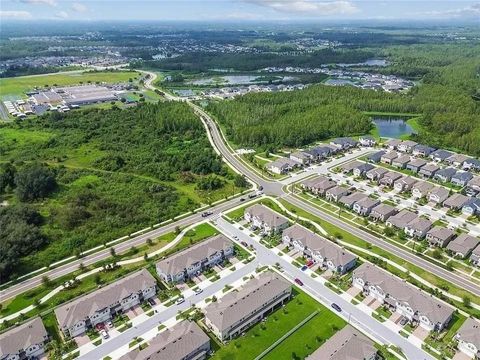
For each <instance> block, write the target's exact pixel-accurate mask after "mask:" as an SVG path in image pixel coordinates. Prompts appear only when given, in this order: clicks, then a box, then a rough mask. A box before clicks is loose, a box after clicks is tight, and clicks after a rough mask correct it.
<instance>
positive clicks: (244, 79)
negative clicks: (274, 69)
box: [186, 75, 296, 85]
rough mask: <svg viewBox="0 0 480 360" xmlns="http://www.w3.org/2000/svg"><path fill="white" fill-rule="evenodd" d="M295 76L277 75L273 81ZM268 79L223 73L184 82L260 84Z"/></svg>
mask: <svg viewBox="0 0 480 360" xmlns="http://www.w3.org/2000/svg"><path fill="white" fill-rule="evenodd" d="M295 79H296V78H295V77H293V76H278V79H274V80H273V81H272V82H273V83H278V82H282V81H291V80H295ZM267 82H268V80H265V79H263V78H262V77H261V76H258V75H225V76H216V77H208V78H203V79H197V80H192V81H188V82H186V83H187V84H190V85H222V84H224V85H226V84H228V85H249V84H260V83H267Z"/></svg>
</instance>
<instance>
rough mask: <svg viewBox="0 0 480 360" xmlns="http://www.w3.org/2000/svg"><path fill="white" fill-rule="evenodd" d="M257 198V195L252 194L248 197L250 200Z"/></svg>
mask: <svg viewBox="0 0 480 360" xmlns="http://www.w3.org/2000/svg"><path fill="white" fill-rule="evenodd" d="M255 196H257V194H250V195H248V198H249V199H253V198H254V197H255Z"/></svg>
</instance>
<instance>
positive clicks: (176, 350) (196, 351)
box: [119, 320, 210, 360]
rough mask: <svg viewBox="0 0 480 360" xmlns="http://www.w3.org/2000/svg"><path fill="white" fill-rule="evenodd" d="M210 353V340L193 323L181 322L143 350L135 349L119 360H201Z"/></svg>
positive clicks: (161, 334) (155, 338)
mask: <svg viewBox="0 0 480 360" xmlns="http://www.w3.org/2000/svg"><path fill="white" fill-rule="evenodd" d="M209 352H210V338H209V337H208V336H207V334H205V333H204V332H203V331H202V329H201V328H200V327H199V326H198V325H197V324H196V323H195V322H190V321H187V320H185V321H182V322H180V323H178V324H176V325H174V326H172V327H171V328H169V329H167V330H165V331H162V332H161V333H160V334H158V335H157V336H155V337H154V338H153V339H152V340H150V341H149V342H148V346H147V347H146V348H145V349H142V350H140V349H139V348H136V349H135V350H133V351H130V352H129V353H128V354H125V355H123V356H122V357H120V358H119V360H156V359H166V360H203V359H205V358H206V357H207V355H208V353H209Z"/></svg>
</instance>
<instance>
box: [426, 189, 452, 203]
mask: <svg viewBox="0 0 480 360" xmlns="http://www.w3.org/2000/svg"><path fill="white" fill-rule="evenodd" d="M449 196H450V190H448V189H447V188H444V187H443V186H435V187H434V188H433V189H432V190H430V193H429V195H428V201H432V202H434V203H435V204H442V203H443V202H444V201H445V200H447V199H448V197H449Z"/></svg>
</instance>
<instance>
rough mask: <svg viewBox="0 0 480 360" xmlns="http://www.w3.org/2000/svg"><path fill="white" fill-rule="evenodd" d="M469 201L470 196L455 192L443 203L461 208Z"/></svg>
mask: <svg viewBox="0 0 480 360" xmlns="http://www.w3.org/2000/svg"><path fill="white" fill-rule="evenodd" d="M467 201H468V197H467V196H465V195H462V194H453V195H452V196H450V197H449V198H448V199H447V200H445V201H444V203H443V205H444V206H448V207H453V208H461V207H462V206H463V205H465V204H466V203H467Z"/></svg>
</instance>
